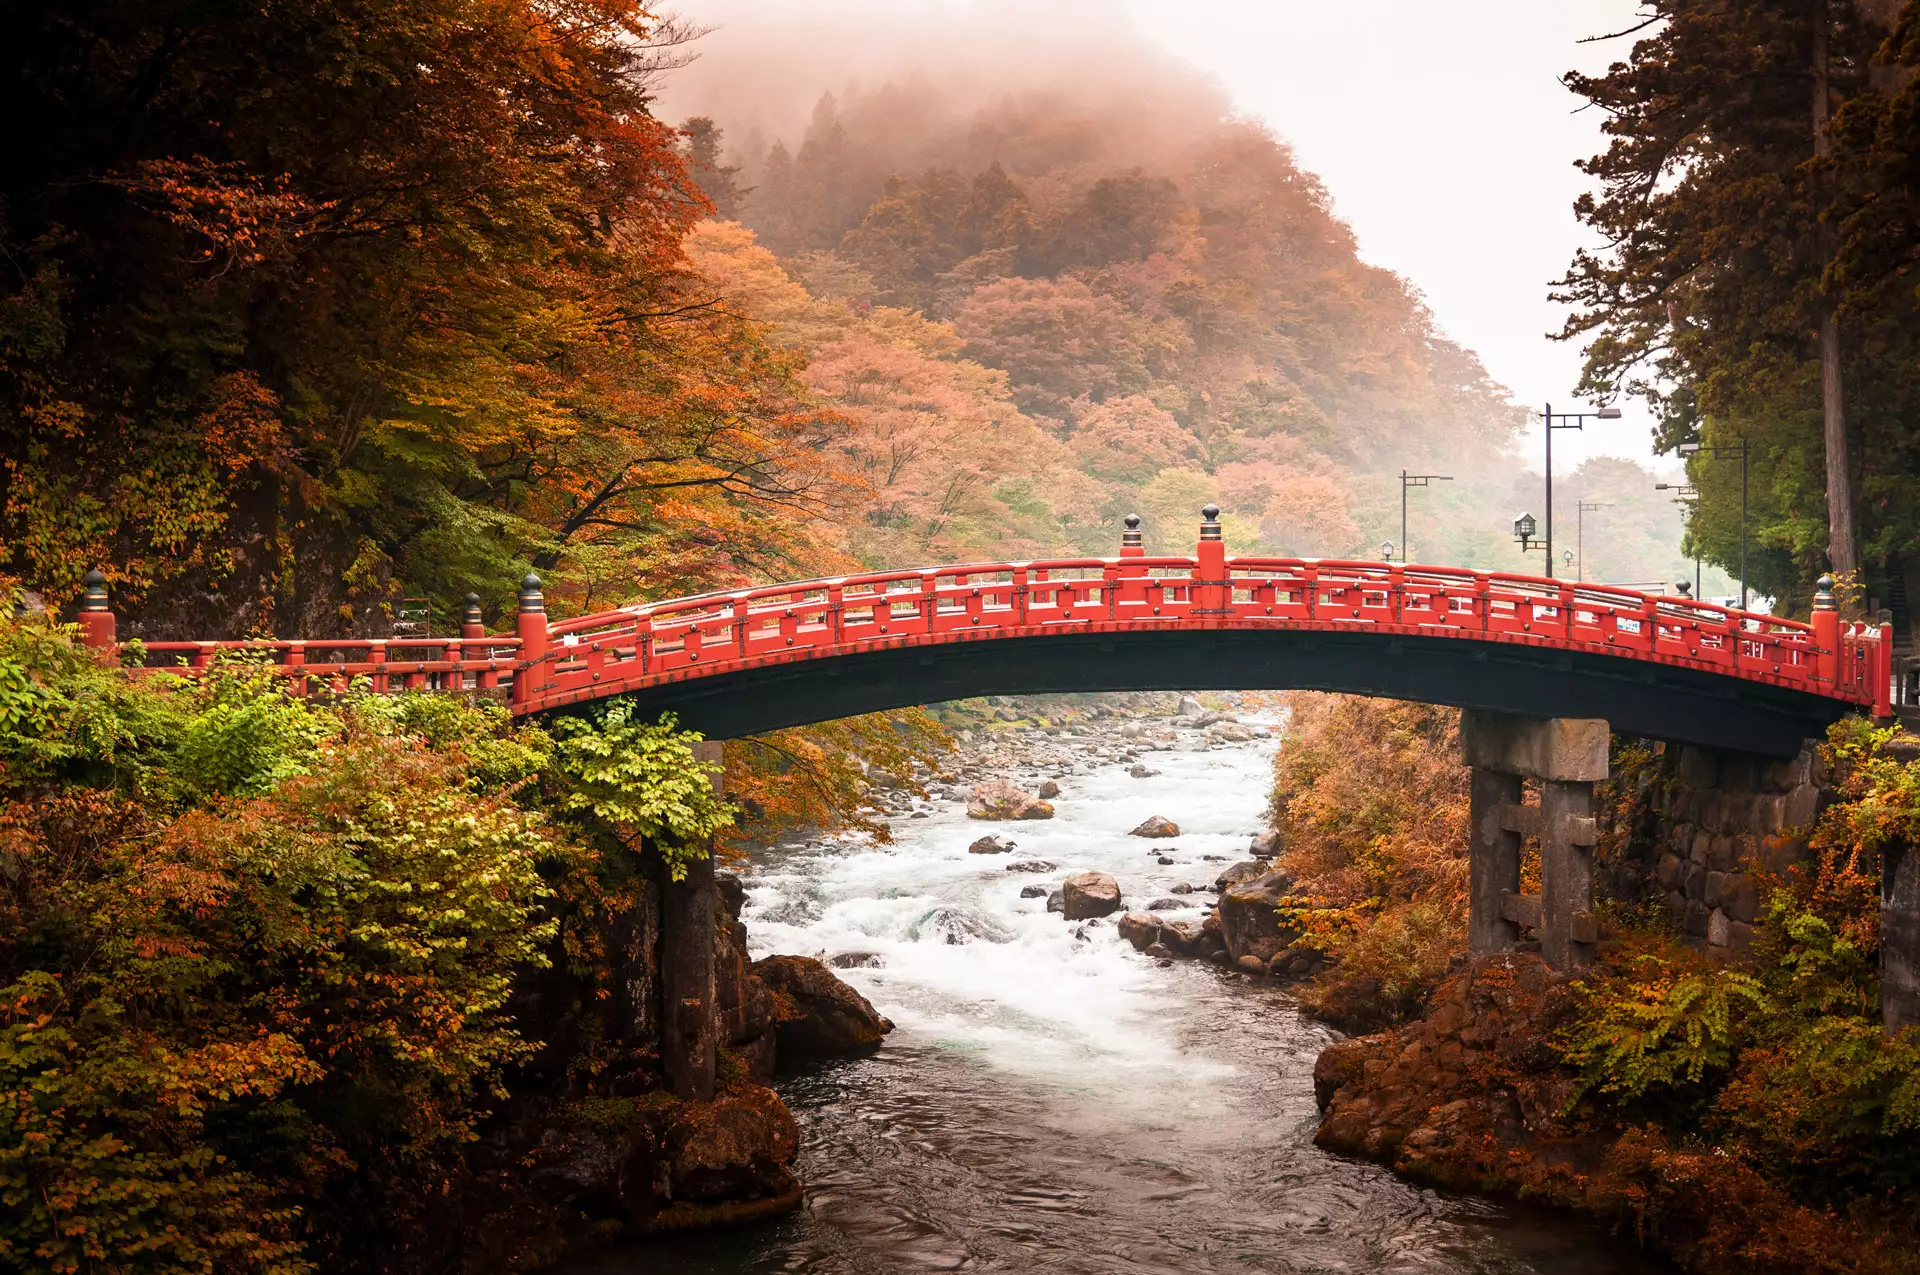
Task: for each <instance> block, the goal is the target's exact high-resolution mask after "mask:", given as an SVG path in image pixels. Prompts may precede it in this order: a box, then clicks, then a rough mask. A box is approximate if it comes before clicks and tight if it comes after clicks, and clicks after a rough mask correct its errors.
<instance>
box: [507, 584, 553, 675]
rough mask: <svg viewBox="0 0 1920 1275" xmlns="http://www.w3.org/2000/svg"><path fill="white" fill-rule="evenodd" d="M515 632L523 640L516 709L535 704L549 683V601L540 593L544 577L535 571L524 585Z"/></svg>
mask: <svg viewBox="0 0 1920 1275" xmlns="http://www.w3.org/2000/svg"><path fill="white" fill-rule="evenodd" d="M513 627H514V632H515V634H516V635H517V636H518V637H519V639H520V660H519V662H518V663H517V664H516V665H515V666H514V672H513V693H512V696H511V698H512V702H513V703H514V705H515V706H519V705H524V704H529V703H532V702H533V698H534V696H536V695H537V694H539V692H540V689H541V688H542V687H544V686H545V685H546V684H547V674H548V671H549V670H548V668H547V598H546V595H545V594H544V593H542V592H540V577H539V576H537V575H534V574H533V573H532V572H528V573H527V577H526V579H524V580H522V581H521V582H520V610H519V613H518V614H516V615H515V616H514V626H513Z"/></svg>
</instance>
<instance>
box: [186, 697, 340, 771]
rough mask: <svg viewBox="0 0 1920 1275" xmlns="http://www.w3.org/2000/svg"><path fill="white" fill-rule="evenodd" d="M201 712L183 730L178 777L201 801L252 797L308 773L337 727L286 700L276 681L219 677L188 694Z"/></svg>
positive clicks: (328, 716) (330, 719)
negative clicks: (217, 797) (215, 798)
mask: <svg viewBox="0 0 1920 1275" xmlns="http://www.w3.org/2000/svg"><path fill="white" fill-rule="evenodd" d="M182 694H183V695H187V696H191V697H192V699H193V700H195V701H196V704H195V707H196V709H197V711H195V712H193V713H192V714H191V716H190V717H189V718H188V719H187V720H186V721H185V722H184V723H183V724H182V728H181V731H180V735H179V738H178V739H177V740H175V741H174V746H173V751H172V756H171V758H170V767H169V769H170V771H171V773H172V775H173V778H174V779H175V780H176V781H177V782H178V783H180V784H181V785H182V786H183V787H184V788H185V789H186V790H187V791H188V793H190V794H191V795H193V796H196V797H213V796H227V797H253V796H258V795H260V794H261V793H264V792H267V791H269V790H270V789H272V788H273V787H275V786H276V785H278V784H279V783H281V782H282V781H284V780H288V779H292V778H294V777H295V776H296V775H304V774H307V773H309V771H310V770H311V769H312V767H313V766H314V764H315V763H316V762H317V761H319V759H320V752H321V745H322V743H324V742H325V741H326V740H327V739H328V738H330V737H331V736H332V735H333V734H334V733H335V732H336V731H338V730H339V725H340V724H339V721H338V719H337V718H335V717H334V716H332V715H331V714H329V713H326V712H322V711H318V710H316V709H314V708H313V707H312V706H310V705H309V704H308V702H307V701H306V700H304V699H300V698H298V697H296V696H293V695H290V694H288V693H287V691H286V688H285V687H284V685H283V684H276V682H275V680H274V679H273V678H272V677H271V675H270V674H267V673H265V672H258V673H254V674H252V675H250V676H249V675H246V674H244V673H229V672H225V671H221V672H218V673H216V674H215V675H214V676H213V677H211V678H209V679H207V680H206V681H205V682H204V683H201V684H197V685H194V686H192V687H191V688H183V691H182Z"/></svg>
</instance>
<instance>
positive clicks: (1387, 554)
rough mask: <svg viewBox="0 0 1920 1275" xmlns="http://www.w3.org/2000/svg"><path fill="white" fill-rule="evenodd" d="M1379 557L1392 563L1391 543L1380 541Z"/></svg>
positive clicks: (1389, 541)
mask: <svg viewBox="0 0 1920 1275" xmlns="http://www.w3.org/2000/svg"><path fill="white" fill-rule="evenodd" d="M1380 557H1381V558H1382V559H1383V560H1384V561H1387V562H1392V561H1393V541H1391V540H1382V541H1381V542H1380Z"/></svg>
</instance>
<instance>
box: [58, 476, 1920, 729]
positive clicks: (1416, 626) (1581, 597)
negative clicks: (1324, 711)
mask: <svg viewBox="0 0 1920 1275" xmlns="http://www.w3.org/2000/svg"><path fill="white" fill-rule="evenodd" d="M1205 517H1206V521H1205V522H1203V523H1202V525H1201V535H1200V544H1199V550H1198V552H1197V553H1196V554H1195V555H1194V556H1191V557H1187V556H1170V555H1169V556H1148V555H1146V554H1145V553H1144V551H1143V550H1142V548H1141V546H1140V537H1139V532H1138V530H1137V523H1138V520H1137V519H1134V520H1129V526H1128V531H1127V535H1126V539H1125V541H1124V542H1123V547H1122V549H1121V553H1120V556H1119V557H1117V558H1060V559H1052V560H1048V561H1040V562H985V563H969V564H963V565H958V566H942V567H927V568H921V569H917V570H902V571H876V572H868V573H863V574H860V575H853V576H843V577H837V578H833V579H822V580H806V581H800V582H797V583H792V584H778V585H766V586H761V587H756V588H748V589H739V590H732V591H726V592H717V593H708V594H702V595H699V596H696V597H689V598H676V599H672V600H669V601H664V602H656V603H645V604H640V605H635V606H628V607H622V608H620V609H619V610H616V611H609V612H604V613H601V614H596V615H588V616H582V617H579V618H577V619H572V620H563V621H560V622H558V623H553V624H549V623H548V622H547V617H546V609H545V602H544V598H543V595H542V593H541V586H540V581H539V580H538V579H537V578H536V577H533V576H529V577H527V579H526V580H525V581H523V582H522V586H521V594H520V606H519V614H518V616H517V617H516V619H517V623H516V634H515V636H512V637H503V636H492V635H488V634H487V633H486V630H485V628H484V626H483V625H482V624H481V623H480V609H479V599H478V598H476V597H474V596H472V595H469V596H468V599H467V611H466V615H465V616H464V618H463V620H462V624H461V632H460V636H459V637H446V638H410V639H399V640H379V639H355V640H338V641H319V640H315V641H304V642H303V641H253V642H154V643H149V644H147V645H146V646H145V648H144V652H145V654H144V656H143V657H142V658H143V660H144V662H145V663H146V664H147V666H149V667H162V666H170V667H177V668H182V669H184V670H186V671H189V672H191V671H194V670H204V669H206V668H208V667H209V666H211V665H213V664H215V663H217V662H218V661H220V660H221V659H222V658H227V659H246V660H252V661H256V662H258V663H260V664H261V665H262V666H264V667H267V668H270V669H271V670H272V671H274V672H275V673H277V674H280V675H283V676H286V677H288V678H291V679H295V681H296V685H297V686H298V687H300V688H301V689H303V690H304V689H306V688H308V687H310V686H324V687H330V688H334V689H342V688H344V687H346V686H347V685H349V684H350V683H351V682H352V681H353V680H354V679H356V678H361V677H365V678H367V679H369V681H370V682H371V684H372V686H373V687H374V689H376V690H399V689H434V688H438V689H481V688H488V687H504V686H510V687H511V691H512V700H513V703H514V705H515V708H516V711H520V712H535V711H540V710H542V709H545V708H552V707H556V706H558V705H562V704H567V703H575V702H579V701H581V700H585V699H591V698H597V697H599V696H602V695H606V694H611V693H617V692H618V691H621V690H637V689H641V688H643V687H644V686H647V685H651V684H654V683H656V682H662V681H676V680H681V679H684V678H689V677H699V676H705V675H708V674H711V673H713V672H717V671H723V670H727V669H738V668H746V667H753V666H756V665H760V664H765V663H774V662H785V661H789V660H796V659H807V658H813V657H817V656H821V655H825V654H831V653H844V652H850V651H858V650H862V649H868V648H870V647H872V646H874V645H897V644H900V643H906V642H927V641H966V640H970V639H972V638H975V637H987V636H994V637H1002V638H1006V637H1022V638H1025V637H1044V636H1046V635H1048V634H1054V633H1063V632H1073V631H1076V630H1088V629H1094V628H1100V629H1109V630H1111V629H1135V628H1155V627H1180V626H1188V627H1201V628H1209V627H1214V628H1241V629H1244V628H1266V627H1272V628H1289V627H1302V626H1306V627H1314V628H1329V629H1353V630H1359V631H1377V632H1392V633H1395V634H1402V635H1412V636H1422V637H1456V638H1474V639H1479V640H1492V641H1500V642H1514V643H1521V644H1529V645H1550V646H1554V647H1558V648H1562V649H1568V650H1577V651H1586V652H1591V653H1595V654H1605V655H1615V656H1621V657H1625V658H1631V659H1641V660H1651V661H1656V662H1662V663H1669V664H1674V665H1678V666H1683V667H1687V668H1693V669H1698V670H1702V671H1707V672H1715V673H1722V674H1726V675H1729V676H1734V677H1740V678H1746V679H1751V680H1756V681H1764V682H1768V683H1771V684H1773V685H1778V686H1783V687H1790V688H1794V689H1799V690H1804V691H1807V692H1809V693H1812V694H1816V695H1823V696H1828V697H1832V698H1837V699H1841V700H1844V701H1847V702H1849V703H1854V704H1859V705H1862V706H1871V707H1872V708H1873V709H1874V711H1875V712H1876V714H1877V715H1887V714H1890V713H1891V711H1892V710H1891V697H1890V687H1891V682H1892V658H1891V655H1892V634H1891V632H1890V630H1888V629H1886V628H1875V627H1870V626H1866V625H1858V624H1850V623H1844V622H1842V621H1841V619H1840V617H1839V614H1838V612H1837V610H1836V609H1835V605H1834V600H1833V595H1832V593H1831V592H1830V591H1829V590H1830V587H1831V582H1830V581H1828V580H1826V579H1824V578H1823V580H1822V584H1821V592H1820V594H1819V595H1818V596H1817V597H1816V598H1815V601H1814V609H1813V615H1812V619H1811V620H1810V621H1808V622H1801V621H1796V620H1787V619H1782V618H1780V617H1778V616H1771V615H1762V614H1758V613H1754V612H1746V611H1736V610H1732V609H1729V608H1727V607H1721V606H1715V605H1714V604H1712V603H1709V602H1700V601H1696V600H1694V599H1692V598H1683V597H1671V596H1655V595H1651V594H1645V593H1640V592H1637V591H1635V590H1632V589H1624V588H1617V587H1612V586H1608V585H1597V584H1585V583H1577V582H1573V581H1564V580H1556V579H1551V578H1548V577H1541V576H1529V575H1517V574H1510V573H1503V572H1488V571H1473V570H1466V569H1462V568H1455V567H1436V566H1419V565H1405V564H1401V563H1382V562H1358V561H1340V560H1333V559H1314V558H1273V557H1259V556H1240V557H1228V556H1227V555H1226V552H1225V546H1224V544H1223V543H1222V541H1221V537H1220V526H1219V523H1218V521H1217V519H1216V516H1215V514H1214V512H1213V511H1212V510H1211V508H1209V510H1208V511H1206V513H1205ZM80 622H81V626H82V629H83V633H84V634H85V639H86V640H87V641H88V642H89V643H90V644H92V645H95V646H100V647H103V648H105V647H112V646H114V645H115V642H114V636H113V632H114V620H113V616H112V613H111V612H110V611H108V610H107V608H106V592H105V588H104V580H103V579H102V578H101V577H100V576H99V573H97V572H95V573H93V574H92V575H90V576H89V577H88V593H87V597H86V599H85V600H84V601H83V603H82V608H81V614H80Z"/></svg>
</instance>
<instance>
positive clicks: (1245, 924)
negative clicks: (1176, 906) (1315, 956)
mask: <svg viewBox="0 0 1920 1275" xmlns="http://www.w3.org/2000/svg"><path fill="white" fill-rule="evenodd" d="M1292 888H1293V875H1292V874H1291V873H1288V872H1278V871H1276V872H1269V873H1266V874H1265V875H1263V876H1257V877H1254V878H1253V879H1252V880H1250V881H1242V882H1240V883H1239V884H1237V885H1234V886H1232V887H1231V888H1229V889H1228V890H1226V891H1225V892H1224V893H1223V894H1221V896H1220V937H1221V938H1222V939H1223V940H1225V942H1226V945H1227V951H1228V953H1230V954H1231V955H1232V957H1233V959H1234V960H1235V961H1239V960H1241V959H1243V958H1244V957H1248V956H1251V957H1253V958H1255V959H1256V960H1258V961H1260V962H1261V963H1262V964H1263V965H1264V964H1265V963H1266V962H1268V961H1271V960H1272V959H1273V958H1274V957H1276V956H1278V955H1279V954H1280V952H1281V950H1282V949H1284V948H1286V947H1288V946H1290V945H1291V944H1292V943H1293V941H1294V940H1295V939H1297V938H1299V937H1300V933H1299V931H1297V930H1294V929H1291V928H1283V927H1282V925H1281V923H1280V915H1279V906H1280V899H1281V898H1282V897H1283V896H1284V895H1285V894H1286V893H1287V892H1288V891H1289V890H1291V889H1292Z"/></svg>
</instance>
